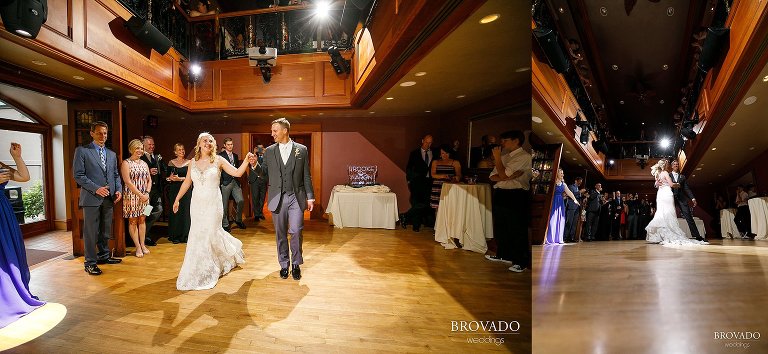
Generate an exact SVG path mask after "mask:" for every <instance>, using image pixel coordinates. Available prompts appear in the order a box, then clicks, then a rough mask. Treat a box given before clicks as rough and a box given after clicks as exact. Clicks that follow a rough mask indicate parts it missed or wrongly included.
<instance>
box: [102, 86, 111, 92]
mask: <svg viewBox="0 0 768 354" xmlns="http://www.w3.org/2000/svg"><path fill="white" fill-rule="evenodd" d="M102 88H103V89H105V90H107V91H112V88H111V87H109V86H104V87H102Z"/></svg>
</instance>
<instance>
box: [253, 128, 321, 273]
mask: <svg viewBox="0 0 768 354" xmlns="http://www.w3.org/2000/svg"><path fill="white" fill-rule="evenodd" d="M290 129H291V123H289V122H288V120H287V119H285V118H279V119H276V120H274V121H273V122H272V138H274V139H275V144H272V145H270V146H269V147H268V148H267V150H266V151H265V152H264V165H265V167H266V170H267V171H266V172H267V176H268V177H267V178H268V180H269V189H268V192H269V202H268V204H267V207H268V208H269V211H271V212H272V222H273V223H274V224H275V234H276V238H277V260H278V262H280V277H281V278H283V279H286V278H288V265H289V264H290V265H291V266H292V267H291V274H292V275H293V279H295V280H299V279H301V269H300V268H299V265H301V264H302V263H304V259H303V258H302V255H301V241H302V236H301V231H302V229H304V210H307V209H309V211H312V209H314V207H315V193H314V191H313V190H312V176H310V173H309V172H310V171H309V155H308V153H307V147H306V146H304V145H301V144H299V143H296V142H294V141H293V140H291V138H290V136H288V132H289V131H290ZM255 158H256V157H251V159H252V160H253V159H255ZM254 163H255V161H251V164H254ZM289 233H290V234H291V242H290V251H291V252H290V253H291V255H290V257H289V256H288V251H289V247H288V234H289Z"/></svg>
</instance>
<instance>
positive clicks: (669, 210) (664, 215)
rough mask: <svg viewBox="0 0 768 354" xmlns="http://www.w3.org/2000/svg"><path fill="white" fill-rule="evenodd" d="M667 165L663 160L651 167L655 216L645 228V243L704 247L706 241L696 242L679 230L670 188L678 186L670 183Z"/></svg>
mask: <svg viewBox="0 0 768 354" xmlns="http://www.w3.org/2000/svg"><path fill="white" fill-rule="evenodd" d="M668 168H669V163H668V162H667V160H665V159H661V160H659V162H657V163H656V164H655V165H653V167H651V175H653V177H654V178H656V187H657V188H658V191H657V192H656V214H655V215H654V216H653V220H651V222H650V223H648V226H647V227H646V228H645V230H646V231H648V237H646V241H648V242H650V243H658V244H661V245H706V244H708V243H707V242H706V241H696V240H694V239H690V238H688V236H687V235H686V234H685V232H683V230H682V229H680V225H679V224H678V222H677V211H676V210H675V197H674V195H673V194H672V188H679V187H680V185H679V184H677V183H674V182H672V178H670V177H669V172H668V171H667V170H668Z"/></svg>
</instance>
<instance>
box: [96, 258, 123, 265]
mask: <svg viewBox="0 0 768 354" xmlns="http://www.w3.org/2000/svg"><path fill="white" fill-rule="evenodd" d="M122 261H123V260H122V259H119V258H107V259H99V260H98V261H96V264H118V263H120V262H122Z"/></svg>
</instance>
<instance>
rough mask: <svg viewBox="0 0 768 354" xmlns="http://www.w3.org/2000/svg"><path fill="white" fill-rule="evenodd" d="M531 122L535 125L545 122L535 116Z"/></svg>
mask: <svg viewBox="0 0 768 354" xmlns="http://www.w3.org/2000/svg"><path fill="white" fill-rule="evenodd" d="M531 120H532V121H534V122H535V123H541V122H543V120H541V118H539V117H536V116H533V117H531Z"/></svg>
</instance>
